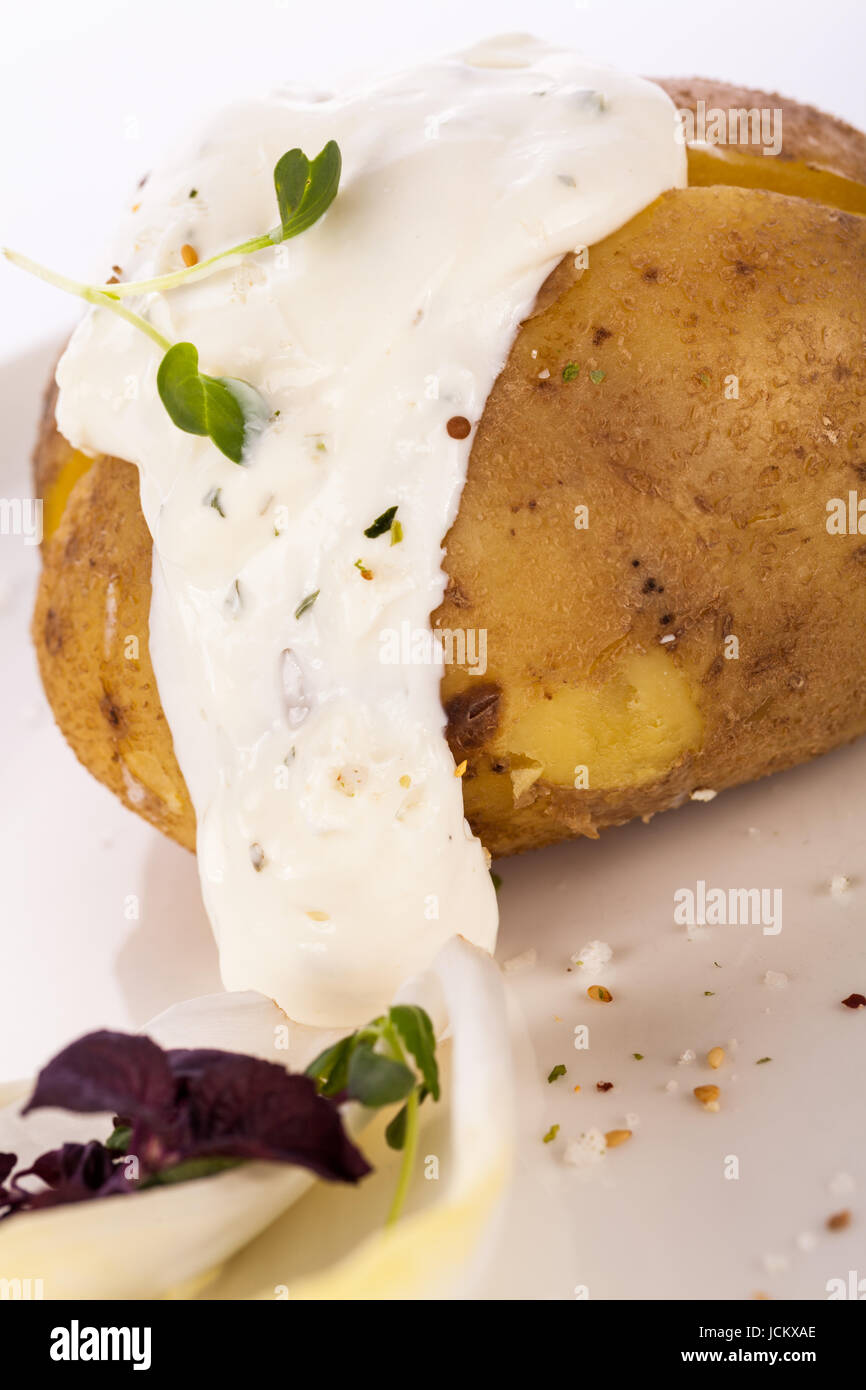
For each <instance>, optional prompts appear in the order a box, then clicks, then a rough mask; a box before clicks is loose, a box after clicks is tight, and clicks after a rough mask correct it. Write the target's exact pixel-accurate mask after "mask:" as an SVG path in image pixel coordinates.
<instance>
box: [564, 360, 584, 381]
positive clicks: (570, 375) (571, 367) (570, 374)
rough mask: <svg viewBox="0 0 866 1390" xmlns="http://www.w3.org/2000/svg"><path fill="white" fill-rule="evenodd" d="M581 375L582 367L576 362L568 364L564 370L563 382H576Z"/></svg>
mask: <svg viewBox="0 0 866 1390" xmlns="http://www.w3.org/2000/svg"><path fill="white" fill-rule="evenodd" d="M579 373H580V367H579V366H578V364H577V363H576V362H566V364H565V366H564V367H563V369H562V379H563V381H574V379H575V377H576V376H578V375H579Z"/></svg>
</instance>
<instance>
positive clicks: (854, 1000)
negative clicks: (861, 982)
mask: <svg viewBox="0 0 866 1390" xmlns="http://www.w3.org/2000/svg"><path fill="white" fill-rule="evenodd" d="M842 1003H843V1004H844V1005H845V1008H846V1009H866V995H862V994H849V995H848V998H847V999H843V1000H842Z"/></svg>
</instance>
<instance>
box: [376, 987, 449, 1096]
mask: <svg viewBox="0 0 866 1390" xmlns="http://www.w3.org/2000/svg"><path fill="white" fill-rule="evenodd" d="M388 1017H389V1019H390V1021H391V1023H392V1024H393V1026H394V1027H395V1028H396V1029H397V1032H398V1033H399V1035H400V1040H401V1042H402V1043H403V1044H404V1045H405V1047H406V1049H407V1051H408V1052H410V1053H411V1055H412V1056H413V1057H414V1058H415V1061H416V1063H417V1064H418V1070H419V1071H420V1073H421V1075H422V1076H423V1078H424V1085H425V1086H426V1088H427V1090H428V1091H429V1092H430V1094H431V1096H432V1097H433V1099H434V1100H438V1099H439V1068H438V1066H437V1063H436V1035H435V1033H434V1032H433V1024H432V1022H431V1021H430V1015H429V1014H428V1013H426V1012H425V1011H424V1009H421V1008H419V1007H418V1005H417V1004H395V1005H393V1007H392V1008H391V1009H389V1011H388Z"/></svg>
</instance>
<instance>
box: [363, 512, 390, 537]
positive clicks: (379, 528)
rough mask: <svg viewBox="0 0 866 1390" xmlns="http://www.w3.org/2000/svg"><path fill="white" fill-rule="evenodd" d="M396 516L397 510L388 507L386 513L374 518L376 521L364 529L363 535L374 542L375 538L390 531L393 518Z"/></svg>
mask: <svg viewBox="0 0 866 1390" xmlns="http://www.w3.org/2000/svg"><path fill="white" fill-rule="evenodd" d="M396 515H397V508H396V507H389V508H388V510H387V511H386V512H383V513H382V515H381V516H377V517H376V520H375V521H374V522H373V523H372V525H370V526H368V527H367V528H366V530H365V531H364V535H365V536H369V538H370V540H371V541H372V540H375V539H376V537H377V536H384V534H385V532H386V531H390V530H391V522H392V521H393V520H394V517H395V516H396Z"/></svg>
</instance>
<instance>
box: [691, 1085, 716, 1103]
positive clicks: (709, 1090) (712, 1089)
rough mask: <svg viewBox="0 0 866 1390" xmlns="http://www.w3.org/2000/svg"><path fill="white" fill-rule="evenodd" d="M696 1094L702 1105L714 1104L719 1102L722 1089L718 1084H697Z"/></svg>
mask: <svg viewBox="0 0 866 1390" xmlns="http://www.w3.org/2000/svg"><path fill="white" fill-rule="evenodd" d="M694 1095H695V1099H696V1100H699V1101H700V1103H701V1105H712V1104H713V1103H715V1104H718V1100H719V1096H720V1095H721V1091H720V1090H719V1088H718V1086H713V1085H708V1086H696V1087H695V1089H694Z"/></svg>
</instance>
